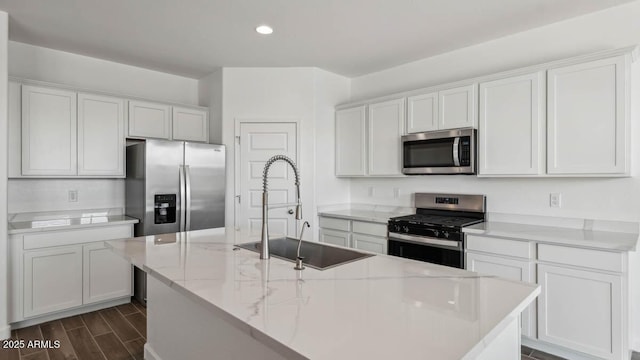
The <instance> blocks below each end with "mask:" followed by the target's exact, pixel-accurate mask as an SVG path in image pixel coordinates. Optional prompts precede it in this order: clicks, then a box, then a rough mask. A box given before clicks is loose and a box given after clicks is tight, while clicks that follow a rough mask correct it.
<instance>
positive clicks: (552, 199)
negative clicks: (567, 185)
mask: <svg viewBox="0 0 640 360" xmlns="http://www.w3.org/2000/svg"><path fill="white" fill-rule="evenodd" d="M561 205H562V194H560V193H551V194H549V206H551V207H553V208H559V207H560V206H561Z"/></svg>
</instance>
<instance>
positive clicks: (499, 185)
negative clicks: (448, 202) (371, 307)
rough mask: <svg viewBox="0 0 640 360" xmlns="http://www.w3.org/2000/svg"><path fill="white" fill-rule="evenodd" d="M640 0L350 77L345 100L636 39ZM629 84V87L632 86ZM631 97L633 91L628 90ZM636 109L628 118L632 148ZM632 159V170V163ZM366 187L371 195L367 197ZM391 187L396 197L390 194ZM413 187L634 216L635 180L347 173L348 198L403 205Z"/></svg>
mask: <svg viewBox="0 0 640 360" xmlns="http://www.w3.org/2000/svg"><path fill="white" fill-rule="evenodd" d="M639 18H640V2H633V3H630V4H628V5H623V6H620V7H616V8H611V9H608V10H604V11H601V12H598V13H593V14H590V15H586V16H582V17H578V18H574V19H571V20H567V21H563V22H559V23H555V24H552V25H549V26H545V27H541V28H537V29H533V30H530V31H526V32H522V33H519V34H515V35H511V36H508V37H505V38H501V39H498V40H494V41H490V42H487V43H484V44H479V45H475V46H472V47H468V48H465V49H461V50H457V51H454V52H451V53H447V54H444V55H440V56H436V57H433V58H428V59H423V60H420V61H417V62H414V63H411V64H407V65H403V66H399V67H396V68H392V69H388V70H385V71H382V72H379V73H375V74H369V75H365V76H362V77H359V78H354V79H352V94H351V95H352V98H357V99H362V98H366V97H368V96H371V95H376V96H377V95H382V94H389V93H392V92H394V91H397V90H408V89H412V88H419V87H422V86H426V85H436V84H438V83H442V82H446V81H449V80H460V79H462V78H464V77H471V76H476V75H483V74H488V73H491V72H497V71H501V70H507V69H510V68H517V67H520V66H523V65H530V64H535V63H541V62H544V61H548V60H555V59H561V58H563V57H567V56H570V55H576V54H582V53H589V52H594V51H597V50H602V49H608V48H617V47H623V46H629V45H633V44H636V43H640V21H638V19H639ZM636 90H637V89H636ZM634 99H636V100H638V99H639V97H638V93H636V94H635V95H634ZM638 115H639V112H638V111H635V115H634V117H633V118H632V122H633V126H634V133H635V135H634V137H633V141H632V144H633V145H634V146H635V149H634V150H633V151H632V153H633V154H634V155H637V154H638V150H639V148H638V145H637V143H638V142H639V141H640V136H639V135H638V134H639V133H638V131H637V130H638V128H639V127H640V123H639V119H638ZM633 158H634V164H633V168H634V172H635V173H636V174H637V173H638V170H639V169H638V168H639V167H640V166H639V164H640V162H639V161H638V156H633ZM370 187H372V188H373V191H374V196H369V195H368V192H369V188H370ZM396 187H397V188H399V189H400V193H401V196H400V197H399V198H398V199H395V198H394V197H393V189H394V188H396ZM419 191H433V192H454V193H483V194H486V195H487V204H488V210H489V211H490V212H504V213H516V214H535V215H546V216H562V217H580V218H589V219H607V220H625V221H640V203H639V202H638V201H630V199H638V198H640V179H639V178H638V177H637V176H634V177H633V178H625V179H483V178H477V177H474V176H420V177H410V178H401V179H353V180H352V182H351V201H352V202H362V203H376V204H394V205H400V206H411V198H410V196H411V194H412V193H414V192H419ZM552 192H559V193H561V194H562V207H561V208H550V207H549V194H550V193H552Z"/></svg>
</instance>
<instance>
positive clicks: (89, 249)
mask: <svg viewBox="0 0 640 360" xmlns="http://www.w3.org/2000/svg"><path fill="white" fill-rule="evenodd" d="M83 253H84V256H83V268H84V271H83V273H84V279H83V282H84V286H83V290H82V292H83V294H82V298H83V303H84V304H91V303H95V302H99V301H105V300H111V299H116V298H121V297H125V296H131V264H129V263H128V262H127V261H125V260H124V259H123V258H121V257H120V256H118V255H116V254H115V253H113V252H112V251H111V250H110V249H108V248H107V247H106V246H105V245H104V243H103V242H101V241H100V242H98V243H95V244H89V245H84V246H83Z"/></svg>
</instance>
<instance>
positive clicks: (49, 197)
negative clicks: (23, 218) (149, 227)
mask: <svg viewBox="0 0 640 360" xmlns="http://www.w3.org/2000/svg"><path fill="white" fill-rule="evenodd" d="M69 190H76V191H77V192H78V201H77V202H69ZM8 197H9V199H8V200H9V213H10V214H15V213H23V212H40V211H58V210H82V209H107V208H109V209H110V208H119V209H124V180H123V179H9V196H8Z"/></svg>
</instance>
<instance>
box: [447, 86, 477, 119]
mask: <svg viewBox="0 0 640 360" xmlns="http://www.w3.org/2000/svg"><path fill="white" fill-rule="evenodd" d="M476 88H477V84H471V85H467V86H461V87H456V88H453V89H447V90H442V91H440V92H439V93H438V108H439V119H438V128H439V129H441V130H444V129H455V128H461V127H475V125H476V117H477V113H478V101H477V93H476Z"/></svg>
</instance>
